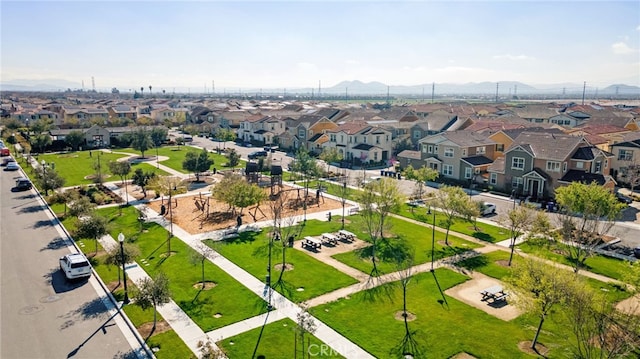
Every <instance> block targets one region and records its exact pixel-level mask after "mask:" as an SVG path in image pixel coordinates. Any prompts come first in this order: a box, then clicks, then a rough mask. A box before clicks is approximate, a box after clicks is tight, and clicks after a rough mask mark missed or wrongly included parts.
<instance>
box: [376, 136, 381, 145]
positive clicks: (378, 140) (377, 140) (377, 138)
mask: <svg viewBox="0 0 640 359" xmlns="http://www.w3.org/2000/svg"><path fill="white" fill-rule="evenodd" d="M376 144H380V136H376Z"/></svg>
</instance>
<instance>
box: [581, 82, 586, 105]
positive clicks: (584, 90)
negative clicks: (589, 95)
mask: <svg viewBox="0 0 640 359" xmlns="http://www.w3.org/2000/svg"><path fill="white" fill-rule="evenodd" d="M586 91H587V81H585V82H584V85H582V105H584V94H585V92H586Z"/></svg>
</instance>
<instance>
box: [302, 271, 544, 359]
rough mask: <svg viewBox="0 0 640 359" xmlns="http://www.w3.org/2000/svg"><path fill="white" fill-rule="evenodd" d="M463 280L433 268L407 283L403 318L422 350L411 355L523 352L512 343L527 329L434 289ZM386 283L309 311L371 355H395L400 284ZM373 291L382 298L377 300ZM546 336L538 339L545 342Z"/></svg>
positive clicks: (523, 336)
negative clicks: (407, 317) (408, 318)
mask: <svg viewBox="0 0 640 359" xmlns="http://www.w3.org/2000/svg"><path fill="white" fill-rule="evenodd" d="M434 278H437V282H436V280H435V279H434ZM467 279H468V278H467V277H466V276H463V275H461V274H458V273H455V272H453V271H450V270H446V269H437V270H436V271H435V272H434V273H429V272H427V273H421V274H418V275H416V276H414V280H412V281H411V282H410V284H409V287H408V289H407V309H408V311H409V312H410V313H413V314H415V315H416V319H415V320H414V321H410V322H408V326H409V329H410V330H411V331H416V332H415V334H414V336H413V337H414V338H415V339H416V340H417V341H418V343H419V344H420V347H421V348H422V350H423V355H422V356H416V357H432V358H450V357H452V356H454V355H456V354H457V353H460V352H467V353H469V354H471V355H474V356H475V357H477V358H521V357H528V356H527V355H526V354H524V353H522V352H521V351H520V350H519V349H518V347H517V344H518V342H520V341H524V340H530V339H531V338H532V335H530V331H527V330H526V329H525V328H524V327H522V326H520V325H517V324H515V323H513V322H505V321H502V320H500V319H497V318H495V317H493V316H491V315H489V314H487V313H485V312H483V311H481V310H478V309H476V308H473V307H471V306H468V305H466V304H464V303H462V302H460V301H458V300H456V299H454V298H452V297H449V296H447V295H444V296H443V294H441V292H440V290H439V289H438V287H440V288H441V289H442V291H444V290H445V289H447V288H450V287H453V286H455V285H457V284H460V283H462V282H464V281H466V280H467ZM438 284H439V286H438ZM385 286H386V288H385V289H387V290H386V291H375V290H373V291H372V290H367V291H363V292H359V293H356V294H353V295H351V296H350V297H349V299H346V298H343V299H339V300H337V301H335V302H331V303H327V304H323V305H320V306H317V307H314V308H311V310H310V311H311V313H312V314H313V315H314V316H316V317H317V318H318V319H320V320H322V321H323V322H325V323H326V324H327V325H329V326H331V327H332V328H333V329H335V330H336V331H338V332H339V333H340V334H342V335H344V336H346V337H347V338H348V339H350V340H351V341H353V342H354V343H356V344H358V345H359V346H361V347H362V348H364V349H365V350H367V351H368V352H369V353H371V354H372V355H374V356H375V357H377V358H390V357H399V356H398V355H397V354H396V355H392V351H393V349H394V348H396V347H397V346H398V345H399V344H400V342H401V340H402V339H403V337H404V334H405V327H404V322H403V321H402V320H397V319H395V315H396V313H398V312H400V311H402V289H401V286H399V285H397V284H396V285H393V283H389V284H385ZM384 293H386V294H384ZM387 294H388V296H387ZM376 295H382V297H380V298H378V299H376V298H375V296H376ZM357 323H366V325H358V324H357ZM530 336H531V338H530ZM547 339H548V337H547V336H543V337H542V338H541V340H542V342H544V343H546V342H547ZM498 349H499V350H498Z"/></svg>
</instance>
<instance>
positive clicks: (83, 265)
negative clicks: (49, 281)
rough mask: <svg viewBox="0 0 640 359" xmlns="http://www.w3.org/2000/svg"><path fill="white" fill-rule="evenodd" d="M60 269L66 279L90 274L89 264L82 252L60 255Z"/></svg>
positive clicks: (84, 276) (85, 276)
mask: <svg viewBox="0 0 640 359" xmlns="http://www.w3.org/2000/svg"><path fill="white" fill-rule="evenodd" d="M60 270H61V271H62V273H63V274H64V276H65V278H67V280H73V279H78V278H87V277H90V276H91V264H89V260H88V259H87V257H85V256H84V255H83V254H82V253H72V254H67V255H64V256H62V257H60Z"/></svg>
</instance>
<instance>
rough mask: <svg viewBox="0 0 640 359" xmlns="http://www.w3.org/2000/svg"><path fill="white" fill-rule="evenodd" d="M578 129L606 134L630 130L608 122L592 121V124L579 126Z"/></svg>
mask: <svg viewBox="0 0 640 359" xmlns="http://www.w3.org/2000/svg"><path fill="white" fill-rule="evenodd" d="M577 129H579V130H580V131H583V132H584V133H588V134H591V135H605V134H612V133H621V132H629V130H628V129H626V128H624V127H620V126H616V125H612V124H606V123H604V124H597V123H590V124H586V125H583V126H580V127H577Z"/></svg>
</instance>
